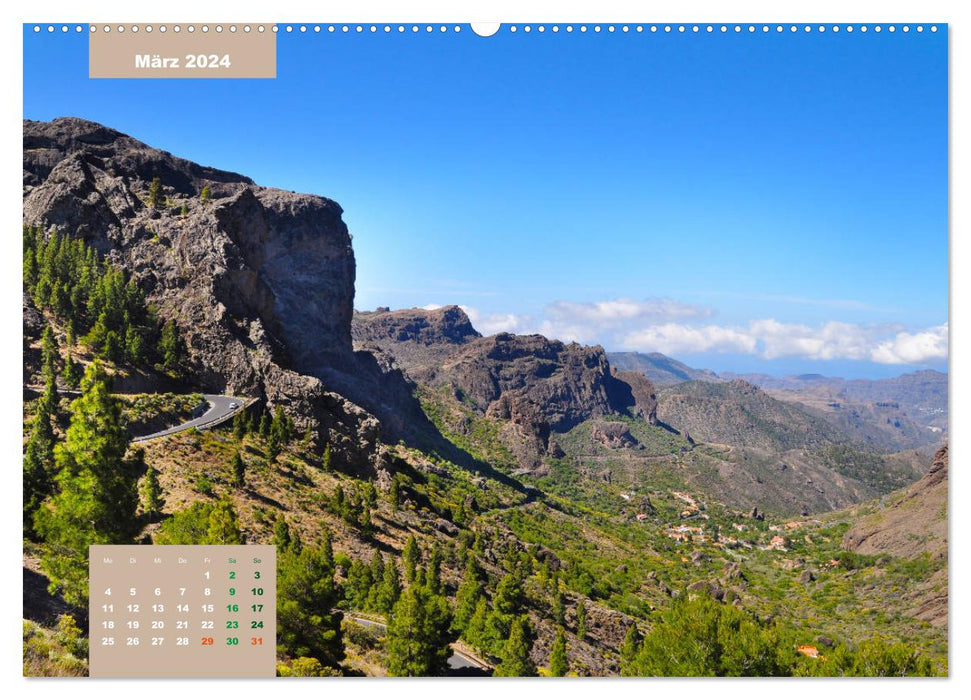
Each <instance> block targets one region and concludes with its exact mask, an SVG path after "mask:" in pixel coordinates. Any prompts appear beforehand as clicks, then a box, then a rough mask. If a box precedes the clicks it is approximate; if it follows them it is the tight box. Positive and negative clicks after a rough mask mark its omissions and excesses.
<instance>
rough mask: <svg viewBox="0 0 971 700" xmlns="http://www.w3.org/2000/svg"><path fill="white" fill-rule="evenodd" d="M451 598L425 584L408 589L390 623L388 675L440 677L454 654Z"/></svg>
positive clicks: (395, 609) (398, 603)
mask: <svg viewBox="0 0 971 700" xmlns="http://www.w3.org/2000/svg"><path fill="white" fill-rule="evenodd" d="M451 622H452V615H451V611H450V610H449V605H448V601H447V600H446V599H445V598H444V597H443V596H439V595H435V594H433V593H432V592H431V591H429V590H428V589H427V588H425V587H424V586H417V585H412V586H409V587H408V588H406V589H405V591H404V593H402V594H401V598H400V599H399V600H398V602H397V603H396V604H395V606H394V610H393V611H392V613H391V618H390V620H389V622H388V631H387V642H386V644H385V648H386V650H387V653H388V675H391V676H438V675H443V674H444V673H445V670H446V669H447V668H448V658H449V656H451V654H452V650H451V648H450V647H449V644H450V643H451V641H452V637H451V634H450V632H449V628H450V627H451Z"/></svg>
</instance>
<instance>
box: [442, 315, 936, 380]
mask: <svg viewBox="0 0 971 700" xmlns="http://www.w3.org/2000/svg"><path fill="white" fill-rule="evenodd" d="M436 306H437V305H435V304H430V305H428V307H426V308H435V307H436ZM462 309H463V310H464V311H465V312H466V313H467V314H468V316H469V318H470V319H471V321H472V324H473V325H474V326H475V327H476V329H477V330H479V332H481V333H483V334H484V335H492V334H494V333H500V332H508V333H542V334H543V335H545V336H547V337H550V338H558V339H559V340H563V341H576V342H578V343H585V344H595V343H596V344H600V345H604V346H606V347H608V348H609V349H612V350H635V351H640V352H662V353H664V354H666V355H674V356H677V355H688V354H699V353H738V354H748V355H756V356H759V357H762V358H764V359H767V360H773V359H777V358H801V359H806V360H864V361H869V362H876V363H879V364H884V365H897V364H908V365H920V364H925V363H930V362H940V361H945V360H947V357H948V325H947V324H946V323H944V324H941V325H939V326H932V327H930V328H924V329H918V330H913V329H908V328H905V327H904V326H902V325H900V324H874V325H864V324H854V323H844V322H842V321H829V322H827V323H823V324H820V325H817V326H809V325H803V324H798V323H783V322H780V321H776V320H775V319H771V318H770V319H757V320H753V321H749V322H748V323H747V324H743V325H719V324H712V323H704V320H705V319H708V318H710V317H711V316H713V315H714V312H713V310H712V309H710V308H707V307H702V306H694V305H691V304H685V303H682V302H679V301H675V300H672V299H645V300H643V301H637V300H633V299H624V298H621V299H614V300H611V301H596V302H569V301H555V302H553V303H551V304H548V305H547V306H546V307H545V308H544V309H543V313H542V314H541V316H540V317H539V318H536V317H533V316H529V315H521V314H515V313H490V314H486V313H482V312H480V311H479V310H477V309H475V308H473V307H469V306H463V307H462Z"/></svg>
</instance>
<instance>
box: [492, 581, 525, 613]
mask: <svg viewBox="0 0 971 700" xmlns="http://www.w3.org/2000/svg"><path fill="white" fill-rule="evenodd" d="M525 603H526V598H525V596H524V594H523V582H522V580H521V579H520V578H519V576H518V575H517V574H514V573H512V574H506V575H505V576H503V577H502V579H501V580H500V581H499V585H498V586H496V595H495V597H494V598H493V601H492V604H493V606H494V607H495V609H496V612H498V613H501V614H503V615H519V614H520V613H521V612H523V608H524V606H525Z"/></svg>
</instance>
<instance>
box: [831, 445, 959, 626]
mask: <svg viewBox="0 0 971 700" xmlns="http://www.w3.org/2000/svg"><path fill="white" fill-rule="evenodd" d="M947 472H948V448H947V445H945V446H944V447H942V448H941V449H940V450H938V452H937V454H936V455H935V456H934V461H933V462H932V463H931V467H930V469H929V470H928V472H927V474H926V475H925V476H924V477H923V478H921V479H920V481H918V482H916V483H915V484H913V485H912V486H910V487H909V488H907V489H906V490H903V491H901V492H897V493H894V494H891V495H889V496H886V497H884V498H882V499H881V500H880V502H879V503H878V504H876V505H873V504H868V505H866V506H864V507H861V508H857V509H853V510H852V511H850V517H851V518H856V520H855V522H854V524H853V526H852V527H851V528H850V529H849V530H848V531H847V533H846V535H845V536H844V537H843V546H844V547H846V548H847V549H849V550H850V551H852V552H856V553H859V554H867V555H879V554H889V555H892V556H894V557H902V558H906V559H912V560H920V559H924V560H926V561H928V565H930V564H931V563H934V562H942V563H943V564H944V566H943V567H942V568H938V569H937V570H936V571H935V572H934V575H933V576H931V577H930V579H929V580H927V581H926V582H924V583H922V584H921V585H919V586H917V587H916V591H915V594H913V595H911V596H909V603H910V610H909V613H910V614H912V615H913V616H914V617H916V618H918V619H921V620H926V621H928V622H930V623H931V624H933V625H936V626H940V627H944V628H945V629H946V628H947V622H948V604H947V599H948V577H947V568H946V564H947V559H948V537H947V530H948V523H947V499H948V488H947Z"/></svg>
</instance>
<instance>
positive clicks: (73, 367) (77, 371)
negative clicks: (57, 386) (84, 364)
mask: <svg viewBox="0 0 971 700" xmlns="http://www.w3.org/2000/svg"><path fill="white" fill-rule="evenodd" d="M82 375H83V372H82V370H81V365H80V364H78V363H77V362H76V361H75V360H74V358H73V357H71V355H70V353H68V356H67V359H66V360H65V361H64V371H63V372H62V373H61V377H62V379H64V383H65V384H66V385H67V386H68V388H71V389H76V388H77V387H78V385H79V384H80V383H81V377H82Z"/></svg>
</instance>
